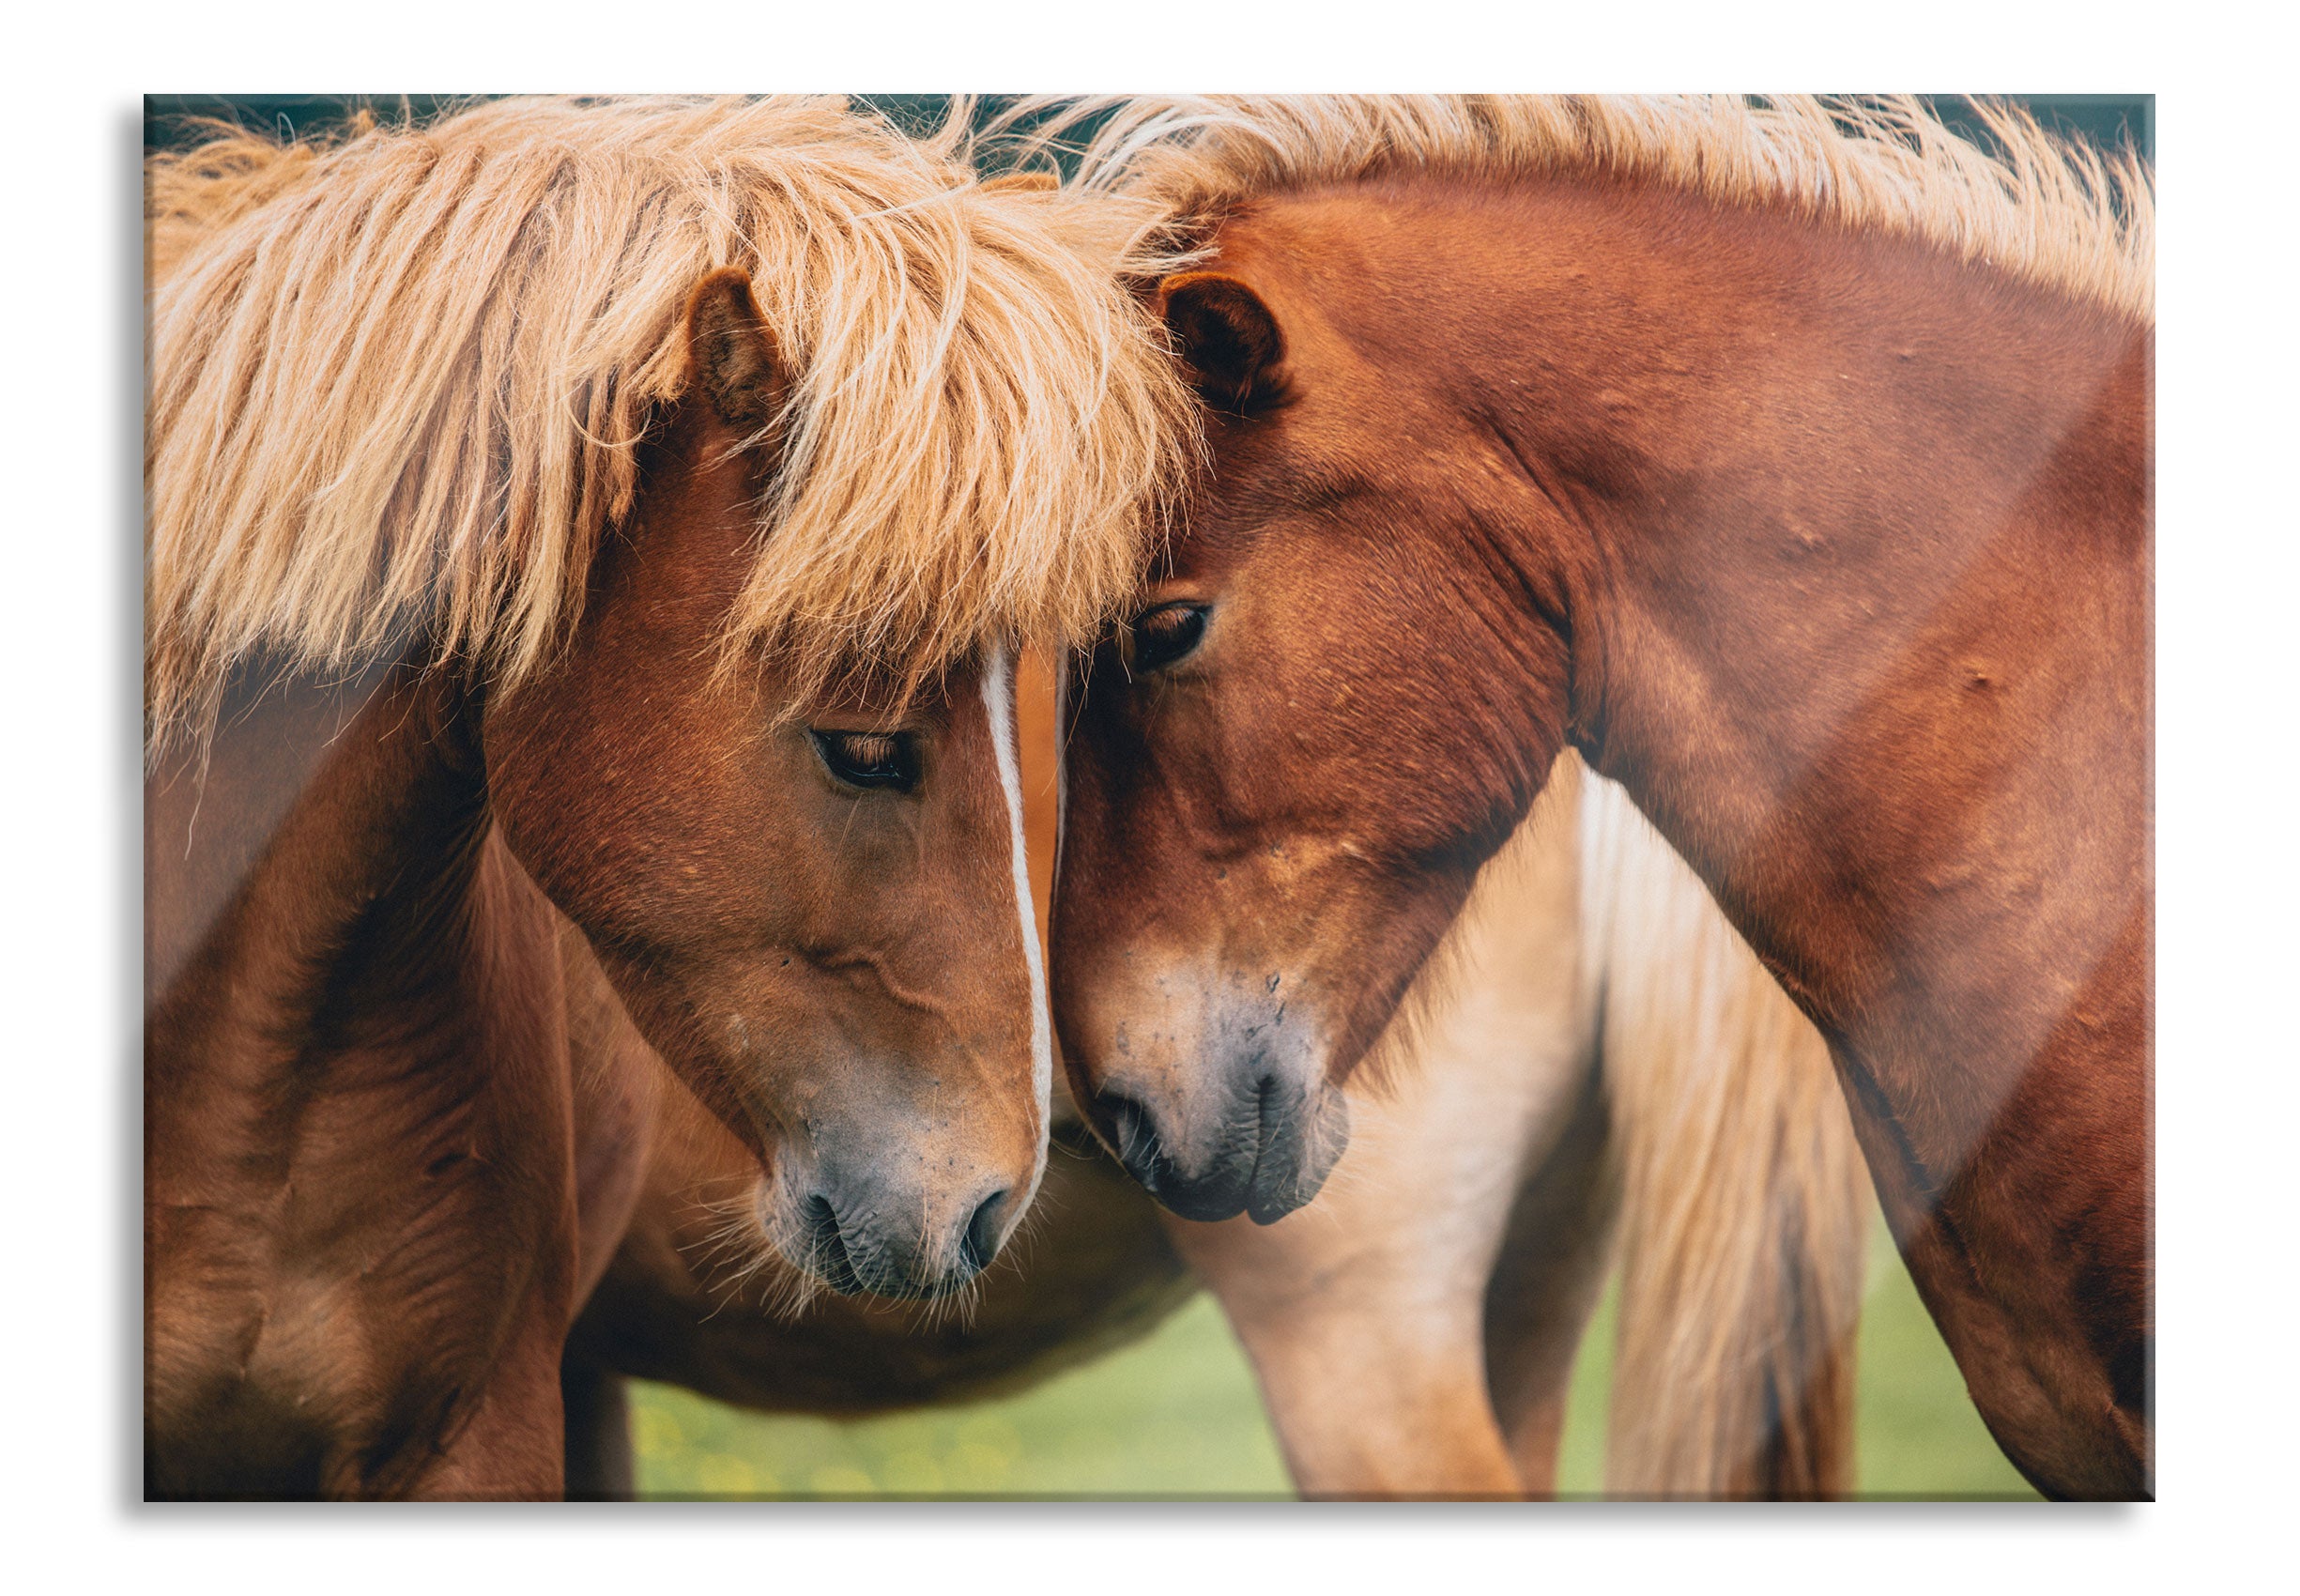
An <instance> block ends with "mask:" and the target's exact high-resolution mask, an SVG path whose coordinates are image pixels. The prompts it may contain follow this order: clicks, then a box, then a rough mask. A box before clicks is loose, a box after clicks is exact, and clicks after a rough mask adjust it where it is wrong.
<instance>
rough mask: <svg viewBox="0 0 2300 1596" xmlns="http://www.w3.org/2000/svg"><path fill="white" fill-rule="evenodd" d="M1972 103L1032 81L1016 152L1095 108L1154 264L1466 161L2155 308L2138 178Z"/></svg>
mask: <svg viewBox="0 0 2300 1596" xmlns="http://www.w3.org/2000/svg"><path fill="white" fill-rule="evenodd" d="M1975 110H1976V112H1977V115H1979V117H1980V120H1981V122H1982V124H1983V126H1984V127H1985V128H1986V130H1987V131H1988V134H1989V137H1990V138H1991V139H1992V140H1993V141H1994V142H1995V143H1996V145H1997V146H1999V148H1998V149H1997V150H1996V151H1994V152H1991V151H1990V150H1987V149H1985V148H1983V147H1982V146H1979V145H1977V144H1975V143H1973V142H1971V141H1970V140H1968V139H1965V138H1962V137H1960V136H1958V135H1957V134H1956V133H1955V132H1954V131H1952V130H1950V129H1949V128H1948V127H1946V126H1945V125H1943V124H1942V122H1941V121H1940V118H1939V117H1938V116H1936V115H1934V114H1933V113H1932V112H1931V111H1930V110H1929V109H1927V108H1926V107H1925V106H1924V104H1923V103H1922V102H1920V101H1918V100H1914V99H1912V98H1910V97H1908V96H1886V97H1874V98H1871V97H1862V98H1857V99H1856V98H1832V99H1821V98H1817V97H1813V96H1802V95H1783V96H1774V97H1770V98H1768V99H1767V100H1765V101H1764V102H1763V103H1761V104H1759V103H1753V102H1752V100H1750V99H1748V98H1747V97H1744V96H1740V95H1707V96H1651V97H1610V96H1594V95H1450V96H1431V95H1331V96H1326V95H1306V96H1294V97H1281V96H1210V97H1198V98H1190V97H1174V98H1165V99H1125V100H1121V99H1109V100H1033V101H1028V102H1025V103H1024V104H1023V105H1021V106H1019V107H1017V108H1016V109H1015V110H1014V111H1013V112H1010V113H1009V114H1008V115H1007V118H1006V120H1007V122H1008V124H1009V125H1020V123H1023V122H1025V121H1028V120H1031V119H1033V118H1036V117H1043V116H1045V115H1046V114H1047V113H1049V112H1050V111H1051V112H1052V113H1053V115H1052V116H1051V118H1050V120H1047V121H1045V122H1044V123H1043V124H1042V125H1041V126H1040V127H1039V128H1038V129H1037V130H1035V131H1034V132H1032V133H1031V134H1029V135H1028V136H1026V137H1023V138H1021V139H1020V140H1018V141H1017V150H1018V156H1019V158H1020V159H1023V160H1029V159H1032V158H1034V157H1038V156H1043V155H1046V154H1048V153H1049V152H1051V151H1053V150H1056V149H1066V147H1067V146H1066V145H1065V142H1064V141H1065V140H1066V138H1067V137H1068V136H1069V135H1070V134H1071V133H1072V132H1074V131H1076V130H1081V128H1084V127H1087V126H1090V125H1093V124H1095V123H1096V122H1098V123H1099V126H1098V127H1097V128H1096V131H1095V132H1094V133H1093V134H1092V136H1091V137H1090V138H1088V139H1087V140H1086V142H1085V144H1084V146H1083V148H1082V149H1081V150H1080V151H1078V154H1079V155H1080V158H1081V163H1080V170H1079V173H1078V176H1077V177H1076V178H1075V181H1076V182H1077V183H1078V184H1079V185H1080V186H1081V187H1083V188H1087V189H1091V190H1099V191H1104V192H1117V193H1123V194H1126V195H1128V196H1131V197H1142V198H1149V199H1153V200H1155V201H1157V202H1158V204H1159V205H1161V206H1162V207H1164V209H1165V211H1166V214H1167V223H1166V226H1165V228H1164V230H1163V236H1162V238H1160V239H1159V242H1160V243H1161V245H1162V246H1163V250H1162V253H1163V254H1164V257H1165V259H1164V261H1163V265H1165V266H1171V265H1173V263H1174V261H1175V260H1176V259H1184V258H1187V257H1188V253H1189V252H1190V251H1191V249H1192V248H1193V247H1195V246H1202V245H1204V242H1205V241H1206V239H1207V238H1208V237H1209V235H1210V234H1211V231H1212V229H1213V227H1214V226H1215V225H1216V224H1218V223H1219V222H1220V220H1221V218H1222V216H1223V215H1224V214H1225V213H1227V212H1228V211H1229V210H1230V209H1232V208H1233V207H1235V206H1237V205H1239V204H1241V203H1243V202H1246V201H1248V200H1250V199H1252V198H1254V197H1255V196H1257V195H1262V194H1268V193H1274V192H1285V191H1289V190H1298V189H1304V188H1310V187H1314V186H1318V185H1322V184H1327V183H1335V182H1346V181H1352V180H1356V179H1360V178H1372V177H1380V176H1388V175H1390V174H1395V173H1401V172H1435V173H1440V174H1446V175H1452V176H1464V177H1471V178H1484V179H1497V178H1505V179H1506V178H1509V177H1513V176H1575V175H1592V176H1594V175H1608V176H1638V177H1643V178H1646V179H1648V180H1650V181H1654V182H1659V183H1668V184H1674V185H1677V186H1679V187H1681V188H1684V189H1687V190H1690V191H1692V192H1695V193H1699V194H1702V195H1704V196H1706V197H1708V198H1710V199H1711V200H1714V201H1716V202H1718V203H1720V204H1725V205H1739V206H1752V207H1763V206H1786V207H1795V208H1798V209H1800V210H1802V211H1804V212H1805V213H1807V214H1809V215H1811V216H1813V217H1816V218H1819V219H1825V220H1829V221H1832V222H1835V223H1840V224H1842V225H1844V226H1847V227H1849V228H1854V229H1863V230H1882V231H1887V232H1893V233H1898V234H1903V235H1906V236H1909V237H1914V238H1922V239H1925V240H1927V241H1929V242H1931V243H1933V244H1935V245H1938V246H1939V247H1940V248H1942V249H1945V250H1948V251H1950V252H1951V253H1955V254H1956V255H1957V256H1959V257H1961V258H1963V259H1967V260H1971V261H1975V262H1981V263H1986V264H1987V265H1989V266H1992V267H1995V268H1997V269H2001V270H2003V271H2006V272H2008V273H2011V274H2013V275H2016V276H2018V277H2023V278H2026V279H2029V280H2031V281H2033V282H2037V283H2040V284H2047V285H2049V286H2051V287H2053V288H2056V289H2059V290H2061V291H2062V292H2064V293H2066V294H2069V295H2071V296H2074V297H2076V298H2078V299H2090V300H2093V301H2097V302H2099V303H2101V304H2104V305H2106V306H2108V307H2110V308H2112V309H2114V310H2116V311H2120V312H2123V313H2124V314H2127V315H2133V316H2137V317H2140V318H2142V319H2153V318H2154V314H2155V310H2154V304H2155V214H2156V211H2155V192H2154V179H2153V177H2152V176H2151V174H2150V172H2149V170H2148V168H2147V167H2146V165H2145V164H2144V163H2143V162H2142V161H2141V160H2140V158H2139V154H2138V153H2137V152H2136V151H2134V150H2133V149H2132V148H2131V147H2130V146H2124V147H2123V148H2121V149H2118V150H2116V151H2113V152H2110V153H2108V154H2103V153H2102V152H2101V151H2099V150H2097V149H2095V148H2093V146H2090V145H2086V144H2082V143H2078V142H2074V141H2069V140H2064V139H2061V138H2058V137H2056V136H2054V135H2053V134H2050V133H2048V132H2047V131H2045V130H2043V129H2042V128H2040V127H2039V126H2038V125H2037V123H2036V121H2035V119H2034V118H2033V117H2032V116H2030V115H2028V114H2027V113H2025V112H2022V111H2019V110H2016V109H2014V108H2012V107H2009V106H2005V105H2001V104H1985V103H1984V104H1976V106H1975Z"/></svg>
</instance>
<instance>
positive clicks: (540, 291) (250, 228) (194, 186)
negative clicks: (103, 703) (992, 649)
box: [146, 97, 1192, 746]
mask: <svg viewBox="0 0 2300 1596" xmlns="http://www.w3.org/2000/svg"><path fill="white" fill-rule="evenodd" d="M963 115H964V113H963V108H961V110H960V111H958V112H956V113H954V115H953V116H952V118H951V119H950V121H949V122H948V123H947V124H946V125H945V127H944V128H943V130H942V131H941V132H940V133H938V134H936V135H933V136H931V137H928V138H925V139H912V138H908V137H905V136H904V135H902V134H900V133H899V132H897V130H895V129H893V128H892V127H891V126H889V125H888V124H886V123H885V122H883V121H882V120H881V119H879V118H877V117H873V116H867V115H859V114H856V113H854V112H851V111H850V110H849V109H848V108H847V107H846V105H845V103H844V101H843V100H837V99H836V98H828V97H799V98H788V97H787V98H779V99H768V100H731V99H713V100H606V101H585V100H505V101H498V102H495V103H491V104H484V105H481V106H478V107H476V108H473V109H469V110H466V111H463V112H461V113H459V114H456V115H450V116H447V117H445V118H444V119H441V120H439V121H436V122H434V123H431V124H429V125H427V126H422V127H412V128H411V127H392V128H377V127H375V126H373V125H360V124H355V125H354V126H353V128H352V129H351V130H349V131H348V132H347V133H345V135H343V136H341V137H339V138H336V139H334V140H332V141H319V142H313V141H305V142H300V143H293V144H281V143H278V142H275V141H272V140H269V139H267V138H263V137H260V136H256V135H248V134H231V135H227V136H225V137H222V138H219V139H217V140H214V141H212V142H210V143H209V144H207V145H205V146H202V147H200V148H198V149H194V150H192V151H189V152H186V153H183V154H180V155H173V156H161V157H158V158H155V159H154V160H153V161H151V162H150V163H149V165H148V168H147V195H146V218H147V225H148V229H149V249H150V261H149V266H150V269H151V273H152V289H151V321H150V387H149V394H150V397H149V409H148V414H147V430H146V492H147V514H148V526H147V536H148V545H147V548H148V552H147V573H146V576H147V588H146V594H147V598H146V603H147V609H146V714H147V741H149V742H150V743H152V744H154V745H155V746H156V745H157V744H160V743H161V742H162V741H164V740H165V739H166V737H167V736H168V735H169V734H170V732H171V731H173V730H176V729H182V728H185V727H187V726H193V725H197V724H198V723H199V722H200V721H201V719H202V716H203V714H204V712H205V711H206V710H207V709H208V708H209V707H210V706H211V705H212V702H213V698H214V695H215V693H216V692H217V691H218V689H219V687H220V684H221V683H222V680H223V678H224V676H225V674H226V673H227V672H228V671H229V670H230V669H231V668H233V666H234V665H235V664H236V663H238V662H240V661H242V660H245V659H247V658H249V657H251V656H252V655H254V654H256V653H258V652H276V653H277V654H280V655H284V657H286V658H287V659H288V660H290V661H292V662H294V663H296V664H299V665H303V666H309V667H314V668H342V667H344V666H345V665H346V664H350V663H353V662H356V661H358V660H360V659H361V658H363V657H365V656H366V655H367V654H369V653H371V652H374V651H376V649H378V648H381V647H384V646H387V645H388V644H389V643H390V641H391V639H392V638H394V637H405V636H406V635H408V634H409V633H410V632H418V633H421V634H422V635H423V636H424V637H427V638H428V639H429V644H428V646H430V647H431V648H433V649H435V650H436V651H437V655H438V657H440V658H451V657H452V658H460V659H466V660H475V661H481V662H483V663H484V664H485V666H486V668H488V670H489V671H490V673H491V674H492V676H493V677H494V678H495V679H497V680H499V681H505V682H515V681H516V680H518V679H519V678H520V677H522V676H524V675H526V674H528V673H529V672H531V671H532V670H533V669H535V668H537V667H538V665H540V664H541V663H542V662H543V661H544V659H545V658H546V657H547V655H548V654H549V652H550V651H551V649H552V647H553V646H554V644H555V643H556V642H557V641H558V640H559V639H560V638H561V637H564V635H565V633H566V630H567V628H568V625H569V623H570V622H571V620H572V618H573V617H574V615H575V613H576V611H577V610H578V608H579V606H580V604H581V602H582V597H583V592H584V585H585V581H586V576H587V574H588V571H589V567H590V554H591V552H592V550H593V549H594V548H595V547H596V545H597V544H598V542H599V540H600V538H601V537H602V536H604V535H605V534H606V531H607V529H610V528H611V527H613V526H615V525H617V524H618V523H619V522H620V521H621V518H622V517H624V516H626V515H627V514H629V513H630V511H631V508H632V505H633V502H634V500H635V498H636V494H637V493H638V491H639V489H640V483H639V471H640V450H639V447H638V446H639V444H640V443H641V442H642V441H643V440H644V438H645V437H647V436H648V435H649V431H650V428H651V425H652V423H653V422H655V420H656V419H657V418H658V417H659V416H660V415H661V414H662V413H663V411H664V410H665V408H666V407H668V406H670V405H672V404H674V403H676V402H677V401H678V399H679V398H680V396H681V395H682V393H683V392H684V391H685V390H686V387H687V384H688V380H689V373H688V371H687V360H686V349H685V344H684V327H683V322H682V311H683V308H684V306H685V302H686V299H687V296H688V294H689V293H690V291H691V290H692V289H693V288H694V286H695V284H697V282H698V281H699V280H700V279H701V277H702V276H703V275H704V274H705V273H706V272H708V271H710V270H711V269H713V268H714V267H720V266H737V267H741V268H744V269H746V270H747V271H748V272H749V273H750V275H751V279H752V286H753V291H754V293H755V295H756V297H757V299H758V301H759V307H760V309H761V311H762V313H763V315H764V316H765V318H766V321H767V323H768V326H769V328H770V330H772V332H773V334H774V341H775V344H776V345H777V347H778V349H779V351H780V352H781V354H782V357H783V359H784V360H785V361H786V362H787V363H788V364H789V366H790V368H791V369H790V372H789V374H788V375H789V376H790V401H789V407H788V412H787V414H786V415H785V416H784V417H783V418H782V422H783V426H782V429H781V432H782V438H783V448H784V455H783V461H782V468H781V469H780V470H779V471H778V472H777V474H776V477H775V480H774V486H773V488H772V489H771V490H770V491H769V493H768V495H767V496H766V499H765V500H764V501H763V502H762V503H761V504H760V505H759V533H760V542H759V556H758V558H757V560H756V561H755V562H754V566H753V569H752V572H751V575H750V578H749V580H748V584H747V586H746V588H745V589H744V591H743V593H742V594H741V596H740V597H739V599H738V600H737V602H736V604H735V605H734V606H733V609H732V612H731V613H730V615H729V617H728V625H727V631H726V637H725V641H726V643H727V644H728V648H729V651H730V657H732V656H733V654H734V653H736V652H740V651H742V650H744V649H747V648H749V647H752V646H755V645H759V644H765V645H767V646H769V647H771V648H773V649H774V650H775V651H776V652H778V654H779V655H780V656H781V657H782V658H783V659H784V660H785V661H786V662H787V663H788V664H789V666H790V668H791V669H792V672H793V678H794V680H796V681H797V682H798V683H800V684H801V689H802V690H805V687H806V686H807V685H808V684H814V683H822V682H826V681H828V680H829V679H830V678H832V677H833V676H835V675H836V674H839V673H841V672H849V673H851V672H853V671H856V670H866V671H868V672H871V673H874V674H882V675H888V676H892V677H895V678H898V679H900V680H903V681H907V682H912V683H915V682H920V681H923V680H924V679H925V678H926V677H928V675H930V674H932V673H934V672H936V671H938V670H940V669H943V668H948V667H950V666H952V665H954V664H956V663H958V662H959V661H960V660H962V659H964V658H967V657H969V656H971V655H973V654H974V653H975V652H978V651H980V650H981V649H982V648H983V647H985V646H986V645H988V644H991V643H993V642H1000V641H1008V640H1029V641H1041V642H1045V643H1048V644H1051V645H1057V646H1060V645H1067V644H1072V643H1075V642H1078V641H1080V640H1081V639H1083V638H1084V637H1088V636H1090V635H1091V634H1092V632H1093V631H1094V630H1095V629H1096V627H1097V626H1098V625H1100V624H1101V623H1102V622H1103V621H1104V620H1105V619H1106V618H1107V616H1108V615H1109V614H1110V613H1111V612H1112V610H1113V609H1114V608H1115V607H1116V606H1117V605H1118V604H1119V603H1121V602H1122V601H1123V599H1124V598H1125V596H1126V595H1127V592H1129V591H1131V589H1132V587H1133V585H1134V584H1135V582H1136V581H1137V580H1138V578H1139V575H1140V571H1141V568H1142V563H1143V559H1144V552H1145V546H1146V540H1147V539H1148V538H1149V537H1150V536H1151V535H1152V533H1153V530H1154V529H1155V528H1156V527H1157V526H1158V525H1159V524H1160V523H1161V521H1162V517H1163V514H1164V513H1165V509H1166V506H1167V505H1168V504H1170V503H1171V502H1172V500H1173V498H1174V496H1175V494H1176V492H1177V491H1178V482H1179V478H1180V474H1181V465H1182V462H1184V461H1185V460H1186V459H1187V458H1188V439H1189V438H1190V437H1191V431H1190V429H1191V425H1192V422H1191V415H1190V410H1189V406H1188V396H1187V393H1186V391H1184V390H1183V389H1182V387H1181V385H1180V383H1179V381H1178V380H1177V378H1176V377H1175V376H1174V374H1173V370H1172V368H1171V364H1170V361H1168V359H1167V357H1166V355H1165V353H1164V351H1163V350H1162V349H1161V348H1160V347H1159V346H1158V344H1157V342H1156V340H1155V338H1154V336H1153V335H1152V333H1151V332H1150V331H1149V330H1148V329H1147V328H1146V325H1145V324H1144V322H1143V321H1142V318H1141V317H1140V316H1139V315H1137V314H1136V313H1135V312H1134V310H1133V307H1132V306H1131V305H1130V304H1129V303H1128V302H1127V299H1126V298H1125V296H1124V294H1123V291H1122V289H1121V288H1120V286H1119V283H1120V279H1121V276H1122V274H1123V271H1124V269H1125V267H1126V264H1127V254H1128V252H1129V251H1130V250H1131V249H1133V248H1134V247H1135V245H1134V240H1135V238H1136V235H1137V234H1138V233H1139V231H1140V227H1139V224H1138V223H1137V222H1136V221H1135V220H1134V219H1133V216H1132V214H1131V213H1129V212H1128V211H1127V209H1126V207H1123V206H1121V207H1110V206H1106V205H1101V204H1093V203H1083V202H1081V199H1080V198H1079V196H1076V195H1066V194H1061V193H1054V192H1042V191H1025V190H1004V191H1002V190H1000V189H998V188H996V187H994V186H990V185H985V184H983V183H981V182H978V181H977V180H976V179H975V177H974V175H973V173H972V171H971V170H970V169H969V167H968V166H967V165H966V163H965V160H964V156H965V148H964V145H965V139H964V131H963ZM1114 268H1115V269H1116V270H1114Z"/></svg>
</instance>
